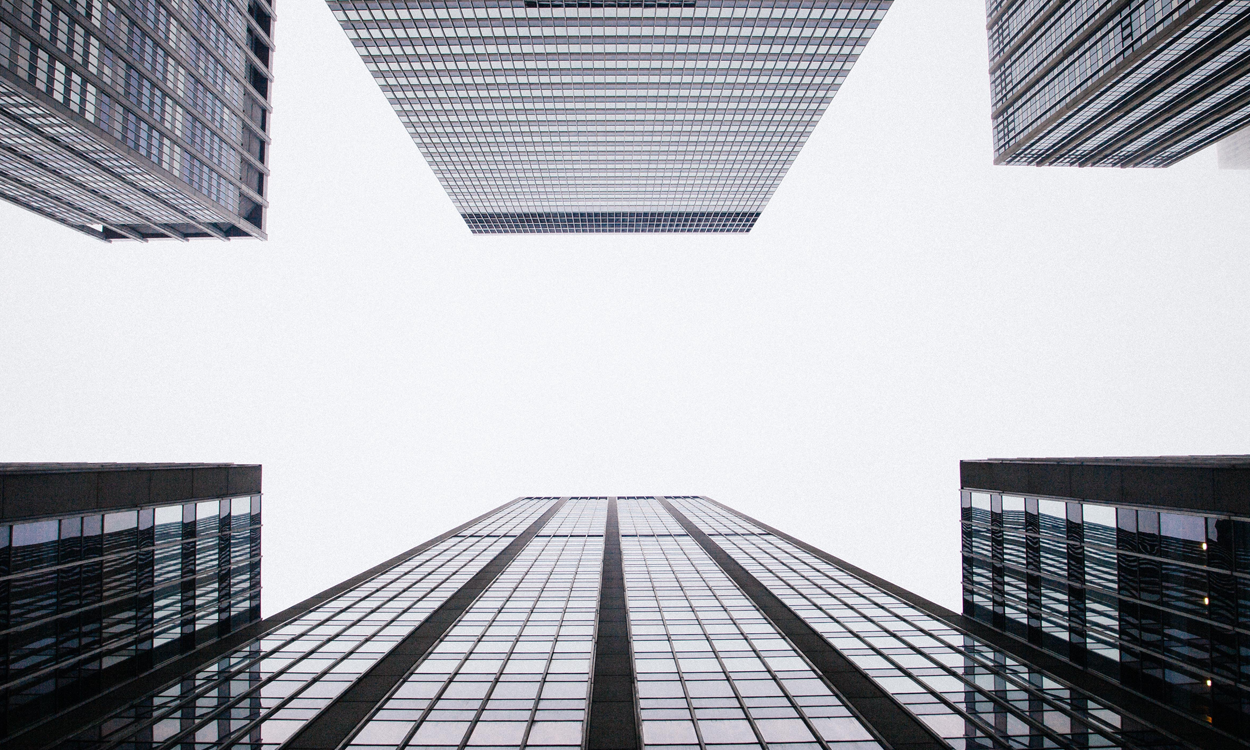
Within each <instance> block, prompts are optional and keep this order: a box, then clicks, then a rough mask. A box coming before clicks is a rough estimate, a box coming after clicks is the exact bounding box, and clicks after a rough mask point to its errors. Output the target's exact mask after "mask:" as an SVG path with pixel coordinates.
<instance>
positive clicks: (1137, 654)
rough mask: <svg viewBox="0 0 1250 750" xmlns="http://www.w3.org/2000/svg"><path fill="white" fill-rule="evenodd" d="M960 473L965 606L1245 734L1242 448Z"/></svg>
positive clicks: (1247, 653)
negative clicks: (1225, 453)
mask: <svg viewBox="0 0 1250 750" xmlns="http://www.w3.org/2000/svg"><path fill="white" fill-rule="evenodd" d="M961 473H962V484H963V487H964V489H963V549H964V612H965V614H967V615H970V616H972V617H974V618H976V619H978V620H980V621H982V622H985V623H987V624H989V625H991V626H993V627H994V628H996V629H998V630H1001V631H1003V632H1004V633H1007V634H1010V635H1011V636H1013V637H1014V638H1017V639H1020V640H1024V641H1027V642H1029V643H1031V644H1034V645H1036V646H1038V647H1040V648H1042V649H1045V650H1046V651H1048V652H1050V653H1053V654H1055V655H1057V656H1059V657H1061V658H1063V659H1066V660H1068V661H1069V662H1071V663H1073V664H1076V665H1080V666H1082V667H1085V668H1087V669H1089V670H1091V671H1093V672H1097V673H1099V674H1102V675H1104V676H1106V677H1107V678H1109V679H1112V680H1115V681H1116V682H1118V683H1119V684H1122V685H1124V686H1126V687H1128V688H1131V689H1132V690H1134V691H1136V692H1138V693H1141V694H1143V695H1146V696H1149V697H1150V698H1152V699H1154V700H1156V701H1159V702H1160V703H1164V704H1166V705H1169V706H1171V707H1173V708H1175V709H1177V710H1179V711H1183V712H1186V713H1189V714H1191V715H1193V716H1195V717H1198V718H1199V719H1201V720H1202V721H1207V722H1211V723H1213V724H1214V725H1215V726H1216V727H1219V728H1222V729H1225V730H1227V731H1228V732H1230V733H1232V734H1238V735H1240V736H1241V737H1250V456H1212V457H1181V458H1124V459H1100V458H1090V459H1018V460H998V461H965V462H963V463H962V465H961Z"/></svg>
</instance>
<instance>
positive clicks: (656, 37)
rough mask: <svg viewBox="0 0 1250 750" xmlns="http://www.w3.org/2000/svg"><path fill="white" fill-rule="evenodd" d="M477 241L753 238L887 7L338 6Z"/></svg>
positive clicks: (731, 2)
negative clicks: (548, 236) (553, 236)
mask: <svg viewBox="0 0 1250 750" xmlns="http://www.w3.org/2000/svg"><path fill="white" fill-rule="evenodd" d="M329 5H330V7H331V8H332V9H333V11H334V13H335V16H336V17H337V18H338V20H339V22H340V23H341V25H342V26H343V29H344V30H345V31H346V33H347V35H348V36H349V37H350V38H351V40H352V43H353V44H354V45H355V46H356V50H357V52H359V53H360V55H361V57H362V58H363V59H364V61H365V64H366V66H368V68H369V69H370V71H372V73H373V75H374V78H375V79H376V80H377V82H378V84H379V86H381V88H382V91H383V93H384V94H385V95H386V97H387V99H388V100H389V101H390V102H391V105H392V106H393V107H394V109H395V111H396V113H397V114H398V115H399V117H400V119H401V120H402V121H403V122H404V125H405V127H406V128H407V129H408V131H409V133H410V134H411V135H412V137H413V140H414V141H416V143H417V145H418V146H419V147H420V149H421V152H422V154H423V155H424V156H425V159H426V161H427V162H428V163H429V164H430V166H431V168H432V169H433V170H434V172H435V174H436V175H437V176H438V178H439V180H440V182H441V183H442V185H443V187H444V189H445V190H446V191H447V193H448V195H449V196H450V197H451V199H452V202H453V203H454V204H455V206H456V207H457V209H458V210H459V211H460V213H461V214H462V216H464V218H465V220H466V222H467V223H468V225H469V227H470V229H471V230H472V231H474V232H478V233H499V232H681V231H685V232H689V231H700V232H706V231H718V232H741V231H748V230H749V229H750V227H751V225H752V224H753V222H754V219H755V217H756V216H758V214H759V212H760V211H761V210H762V209H763V207H764V205H765V204H766V203H767V202H768V199H769V198H770V197H771V196H772V193H773V191H774V190H775V189H776V186H777V184H778V183H779V182H780V180H781V178H782V177H783V176H784V175H785V173H786V171H787V169H788V168H789V166H790V164H791V162H793V160H794V158H795V156H796V155H797V154H798V152H799V150H800V149H801V148H802V146H803V143H804V142H805V141H806V139H807V137H808V135H809V134H810V133H811V131H812V129H813V128H814V127H815V125H816V123H817V121H818V120H819V119H820V116H821V114H822V113H823V112H824V110H825V107H826V106H827V105H828V103H829V101H830V100H831V99H832V97H833V95H834V93H836V91H837V89H838V87H839V86H840V85H841V83H842V81H843V80H844V79H845V77H846V75H847V74H848V72H849V71H850V69H851V67H852V66H853V65H854V63H855V61H856V60H857V59H858V56H859V54H860V53H861V52H862V50H863V48H864V45H865V44H867V42H868V39H869V38H870V37H871V36H872V33H873V31H874V30H875V29H876V27H877V24H878V23H879V22H880V20H881V18H882V17H884V15H885V12H886V10H887V9H888V7H889V5H890V1H889V0H817V2H798V1H797V0H781V1H778V2H767V3H762V4H760V3H748V2H747V1H746V0H699V2H697V3H696V2H681V3H592V2H585V3H582V2H578V3H574V2H568V3H563V2H560V3H554V2H552V3H548V2H541V3H540V2H534V3H523V2H517V1H516V0H461V1H460V2H457V1H456V0H447V1H440V2H431V3H417V2H407V3H391V2H385V3H382V2H377V1H376V0H329Z"/></svg>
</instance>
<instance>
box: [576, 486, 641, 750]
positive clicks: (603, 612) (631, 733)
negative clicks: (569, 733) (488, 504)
mask: <svg viewBox="0 0 1250 750" xmlns="http://www.w3.org/2000/svg"><path fill="white" fill-rule="evenodd" d="M639 747H641V742H640V739H639V736H638V696H637V690H636V684H635V675H634V655H633V653H632V652H631V649H630V634H629V614H628V610H627V606H626V600H625V568H624V564H623V561H622V558H621V533H620V522H619V520H618V517H617V510H616V498H615V497H612V498H609V499H608V517H607V524H606V525H605V527H604V534H603V570H602V573H601V574H600V580H599V613H598V621H597V623H596V627H595V670H594V674H593V677H592V682H591V691H590V713H589V717H588V721H587V735H586V748H587V750H636V748H639Z"/></svg>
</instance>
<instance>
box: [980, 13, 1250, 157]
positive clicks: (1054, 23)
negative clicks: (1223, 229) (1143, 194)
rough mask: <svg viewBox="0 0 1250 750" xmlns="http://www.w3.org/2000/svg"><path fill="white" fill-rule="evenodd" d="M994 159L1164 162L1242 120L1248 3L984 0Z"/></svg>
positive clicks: (1247, 108) (1249, 74) (1249, 101)
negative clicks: (988, 54)
mask: <svg viewBox="0 0 1250 750" xmlns="http://www.w3.org/2000/svg"><path fill="white" fill-rule="evenodd" d="M986 12H987V27H988V30H989V53H990V88H991V99H992V116H993V120H994V128H993V130H994V154H995V158H994V161H995V163H996V164H1027V165H1034V166H1082V167H1089V166H1105V167H1167V166H1171V165H1172V164H1175V163H1176V162H1178V161H1180V160H1181V159H1184V158H1186V157H1188V156H1190V155H1192V154H1194V153H1196V152H1198V151H1200V150H1201V149H1203V148H1206V147H1207V146H1209V145H1211V144H1212V143H1215V142H1216V141H1219V140H1220V139H1222V138H1224V137H1225V136H1227V135H1229V134H1231V133H1233V132H1234V131H1236V130H1237V129H1239V128H1241V127H1243V126H1245V125H1246V124H1247V123H1250V69H1248V68H1247V65H1248V64H1250V2H1247V0H1203V1H1202V2H1192V1H1188V0H1054V1H1053V2H1042V1H1041V0H988V2H987V3H986Z"/></svg>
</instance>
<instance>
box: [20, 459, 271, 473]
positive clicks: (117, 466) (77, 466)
mask: <svg viewBox="0 0 1250 750" xmlns="http://www.w3.org/2000/svg"><path fill="white" fill-rule="evenodd" d="M242 467H247V468H260V464H234V463H80V462H31V463H22V462H7V463H6V462H0V474H59V473H65V472H84V471H91V472H108V471H162V470H168V469H232V468H242Z"/></svg>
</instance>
